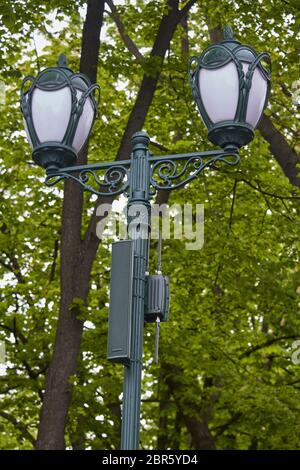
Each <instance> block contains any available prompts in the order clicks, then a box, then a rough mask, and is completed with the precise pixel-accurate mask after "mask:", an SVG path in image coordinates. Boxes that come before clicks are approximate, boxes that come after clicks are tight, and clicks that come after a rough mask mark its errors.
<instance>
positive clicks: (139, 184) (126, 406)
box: [121, 132, 150, 450]
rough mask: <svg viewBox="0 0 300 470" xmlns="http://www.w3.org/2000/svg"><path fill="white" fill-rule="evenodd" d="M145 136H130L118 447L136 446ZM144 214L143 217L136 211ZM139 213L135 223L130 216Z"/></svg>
mask: <svg viewBox="0 0 300 470" xmlns="http://www.w3.org/2000/svg"><path fill="white" fill-rule="evenodd" d="M149 141H150V139H149V136H148V134H146V133H145V132H137V133H136V134H134V136H133V137H132V164H131V174H130V179H131V182H130V195H129V200H128V205H127V210H128V214H127V217H128V227H129V232H130V233H129V236H130V238H131V239H132V240H133V252H134V262H133V298H132V303H131V305H132V311H131V360H130V364H128V365H125V366H124V387H123V413H122V433H121V449H123V450H129V449H133V450H134V449H138V447H139V428H140V402H141V379H142V355H143V336H144V312H145V275H146V267H147V264H148V262H147V260H148V233H149V229H150V202H149V163H148V144H149ZM141 212H142V213H143V214H146V218H145V220H142V219H141V215H143V214H140V213H141ZM138 214H139V223H135V222H134V220H133V219H132V216H133V215H138Z"/></svg>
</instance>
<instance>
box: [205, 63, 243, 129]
mask: <svg viewBox="0 0 300 470" xmlns="http://www.w3.org/2000/svg"><path fill="white" fill-rule="evenodd" d="M199 89H200V95H201V99H202V102H203V106H204V108H205V111H206V113H207V114H208V116H209V118H210V120H211V121H212V122H213V123H214V124H215V123H217V122H221V121H232V120H234V117H235V113H236V109H237V104H238V98H239V78H238V72H237V68H236V65H235V64H234V63H233V62H229V63H228V64H226V65H224V66H223V67H220V68H217V69H205V68H202V69H201V70H200V72H199Z"/></svg>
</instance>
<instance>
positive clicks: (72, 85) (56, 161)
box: [21, 54, 100, 170]
mask: <svg viewBox="0 0 300 470" xmlns="http://www.w3.org/2000/svg"><path fill="white" fill-rule="evenodd" d="M28 83H31V85H30V87H29V88H27V89H26V85H27V84H28ZM64 87H68V88H69V89H70V92H71V113H70V118H69V122H68V125H67V128H66V131H65V134H64V136H63V139H62V140H61V141H59V142H56V141H49V142H41V141H40V139H39V137H38V135H37V132H36V129H35V127H34V123H33V116H32V97H33V93H34V91H35V90H36V89H39V90H43V91H47V92H51V91H56V90H60V89H62V88H64ZM76 90H78V91H81V92H82V95H81V96H80V98H79V99H78V97H77V93H76ZM95 91H96V92H97V98H95ZM88 98H90V100H91V104H92V107H93V110H94V116H93V121H92V124H91V127H90V131H89V133H88V135H87V137H86V140H87V139H88V137H89V135H90V132H91V130H92V128H93V124H94V120H95V118H96V112H97V108H98V104H99V101H100V87H99V85H97V84H91V82H90V80H89V78H88V77H87V76H86V75H84V74H82V73H73V72H72V70H70V69H69V68H68V67H67V61H66V58H65V56H64V55H63V54H62V55H61V56H60V57H59V60H58V67H49V68H47V69H45V70H43V71H42V72H40V73H39V74H38V76H37V77H36V78H34V77H32V76H30V75H29V76H27V77H25V78H24V80H23V82H22V86H21V110H22V113H23V116H24V119H25V122H26V125H27V131H28V134H29V137H30V141H31V145H32V148H33V152H32V158H33V160H34V161H35V162H36V163H37V164H38V165H40V166H42V167H44V168H46V169H47V170H51V169H52V170H57V169H58V168H61V167H65V166H69V165H73V164H74V163H75V161H76V159H77V152H76V150H75V149H74V147H73V146H72V143H73V140H74V137H75V133H76V130H77V126H78V123H79V119H80V116H81V115H82V112H83V108H84V105H85V102H86V100H87V99H88Z"/></svg>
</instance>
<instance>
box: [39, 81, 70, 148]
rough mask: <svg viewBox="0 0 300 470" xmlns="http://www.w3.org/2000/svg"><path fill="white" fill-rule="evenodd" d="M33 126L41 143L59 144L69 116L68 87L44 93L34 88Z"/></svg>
mask: <svg viewBox="0 0 300 470" xmlns="http://www.w3.org/2000/svg"><path fill="white" fill-rule="evenodd" d="M31 110H32V120H33V125H34V128H35V131H36V134H37V136H38V139H39V141H40V142H41V143H44V142H61V141H62V140H63V138H64V135H65V133H66V130H67V127H68V123H69V120H70V115H71V91H70V88H69V87H64V88H61V89H60V90H54V91H45V90H40V89H38V88H36V89H35V90H34V91H33V94H32V102H31Z"/></svg>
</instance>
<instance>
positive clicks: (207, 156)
mask: <svg viewBox="0 0 300 470" xmlns="http://www.w3.org/2000/svg"><path fill="white" fill-rule="evenodd" d="M212 154H213V152H202V154H201V153H198V154H194V155H189V154H187V155H178V156H176V158H168V157H166V158H163V157H160V158H158V159H153V161H154V163H153V165H152V167H151V171H150V183H151V185H152V186H153V188H154V189H156V190H172V189H177V188H181V187H182V186H185V185H186V184H187V183H189V182H190V181H192V180H193V179H195V178H197V176H198V175H199V173H201V172H202V171H203V170H204V169H205V168H207V167H209V166H212V165H213V164H214V163H217V162H223V163H226V164H227V165H230V166H234V165H237V164H238V163H239V161H240V157H239V153H238V150H235V149H233V150H232V151H227V150H224V151H222V150H221V151H216V152H215V153H214V154H213V155H212Z"/></svg>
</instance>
